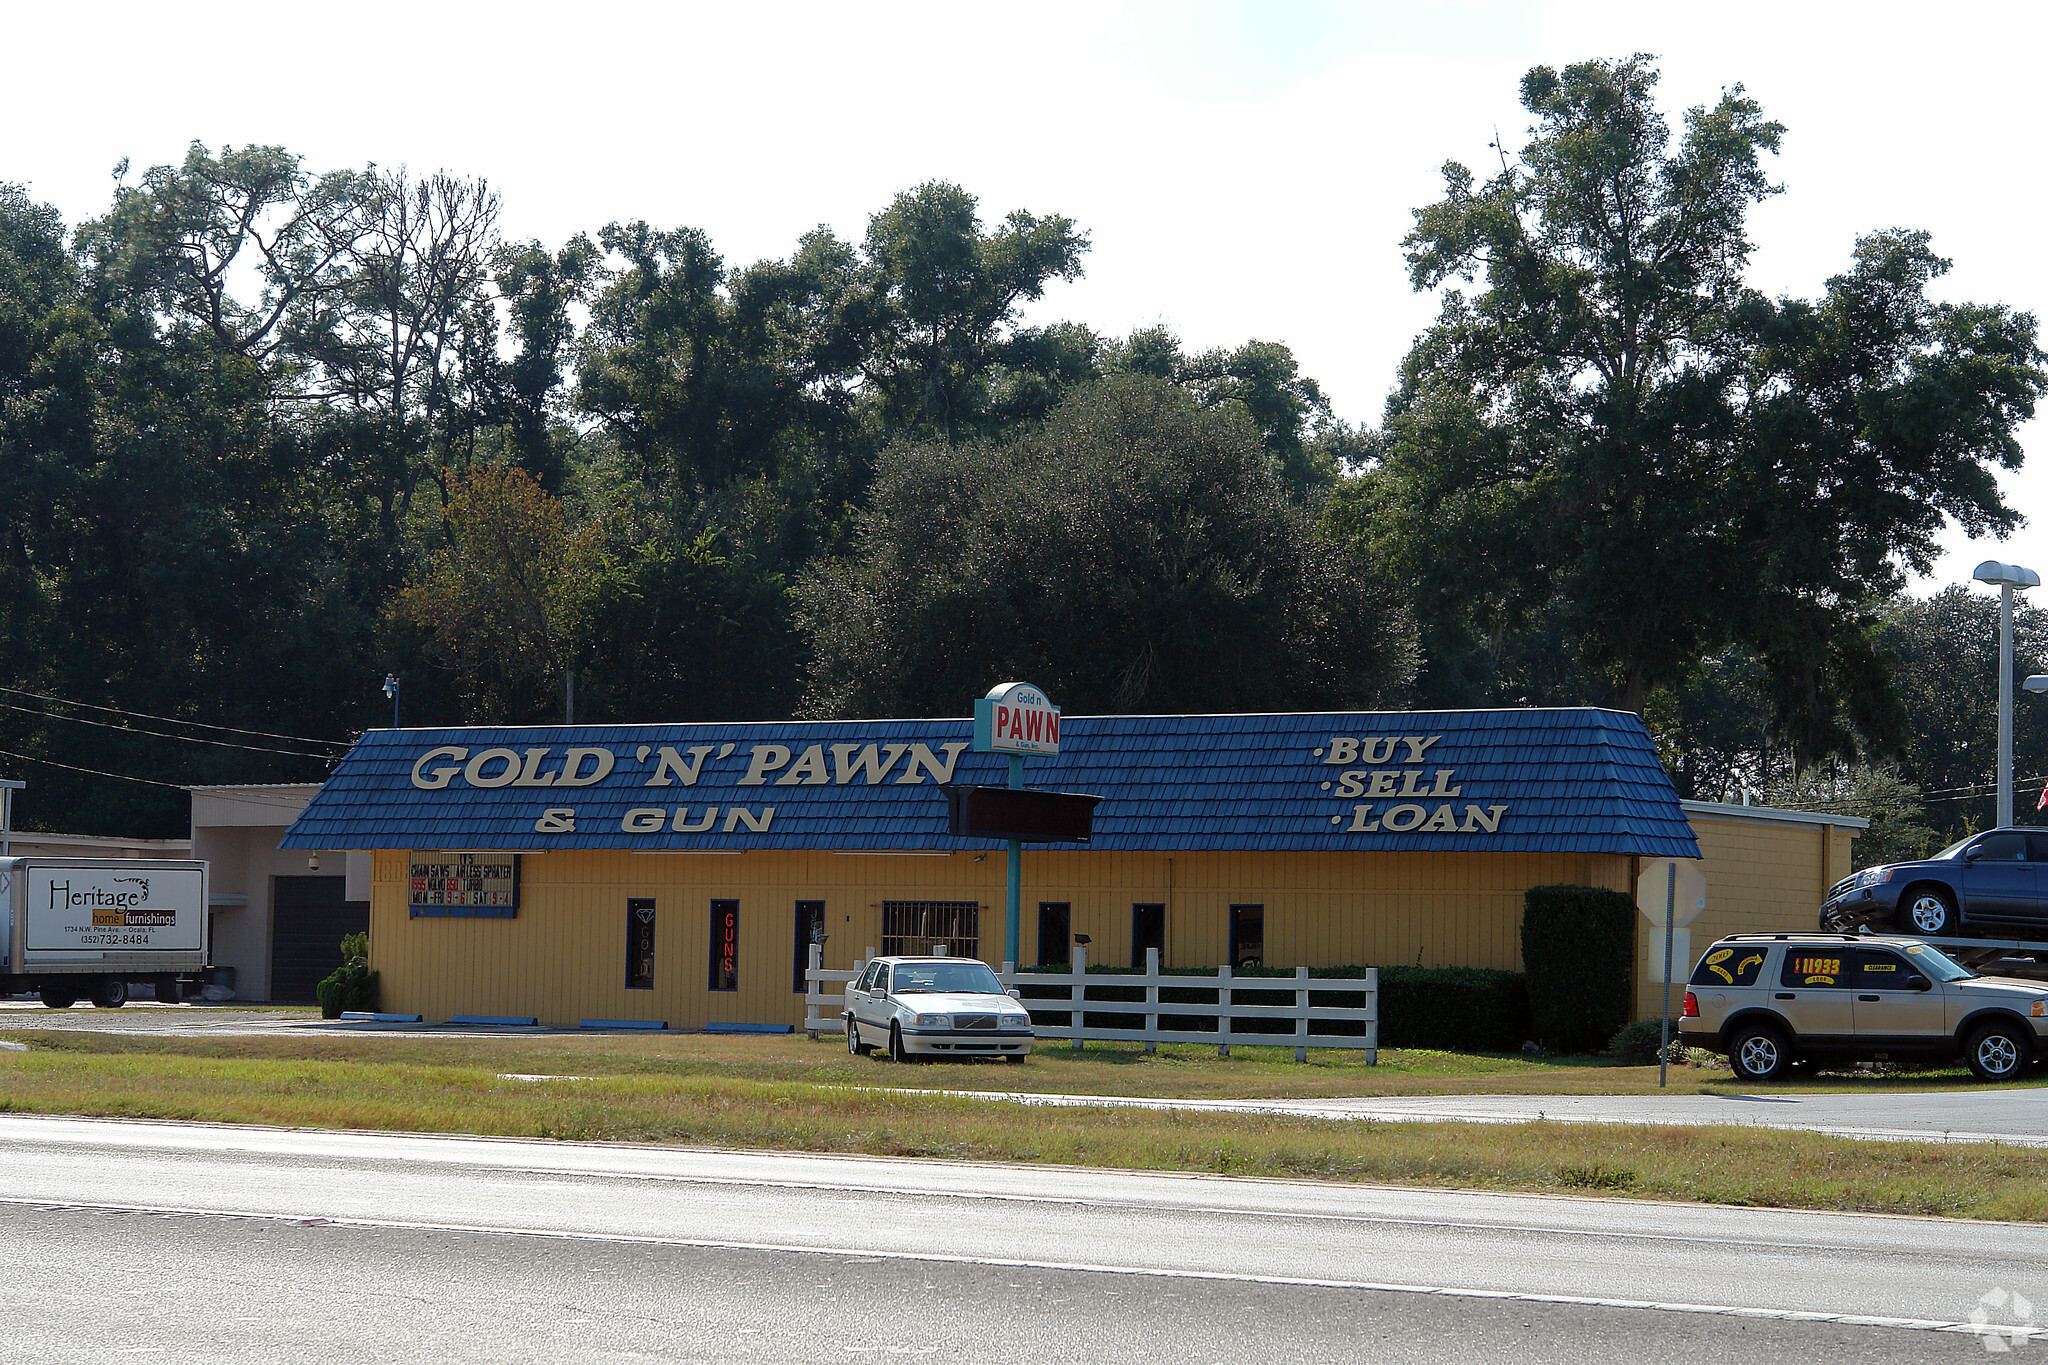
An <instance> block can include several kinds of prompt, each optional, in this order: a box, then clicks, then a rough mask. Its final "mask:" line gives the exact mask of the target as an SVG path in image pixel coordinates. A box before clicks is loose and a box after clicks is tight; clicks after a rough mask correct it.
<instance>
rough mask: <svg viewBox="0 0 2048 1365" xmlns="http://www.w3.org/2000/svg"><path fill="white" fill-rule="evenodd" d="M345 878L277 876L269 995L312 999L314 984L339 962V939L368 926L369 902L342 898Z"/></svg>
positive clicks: (299, 1001)
mask: <svg viewBox="0 0 2048 1365" xmlns="http://www.w3.org/2000/svg"><path fill="white" fill-rule="evenodd" d="M347 887H348V879H347V878H346V877H279V878H278V879H277V889H276V894H275V896H274V897H273V899H272V901H271V905H272V911H273V912H272V915H271V921H270V926H271V927H270V998H271V999H272V1000H276V1001H280V1002H282V1003H286V1004H305V1003H309V1002H311V1001H312V1000H314V999H315V998H316V997H315V996H314V994H313V987H315V986H317V985H318V984H319V983H320V981H321V980H322V979H323V978H324V977H326V976H327V974H328V973H329V972H332V971H333V970H334V969H335V968H336V967H339V966H340V965H341V938H342V935H344V934H359V933H361V932H363V931H364V930H365V929H368V928H369V927H370V903H369V902H368V901H352V900H344V899H343V897H344V896H345V895H346V894H347Z"/></svg>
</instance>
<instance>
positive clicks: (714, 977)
mask: <svg viewBox="0 0 2048 1365" xmlns="http://www.w3.org/2000/svg"><path fill="white" fill-rule="evenodd" d="M739 988H740V903H739V902H738V901H713V902H711V989H712V990H714V991H736V990H738V989H739Z"/></svg>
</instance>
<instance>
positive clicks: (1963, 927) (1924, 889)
mask: <svg viewBox="0 0 2048 1365" xmlns="http://www.w3.org/2000/svg"><path fill="white" fill-rule="evenodd" d="M1820 923H1821V927H1822V928H1823V929H1829V930H1834V931H1837V932H1840V931H1845V930H1852V929H1858V928H1861V927H1863V926H1864V925H1870V926H1872V927H1876V928H1887V929H1895V930H1897V931H1898V932H1899V933H1902V934H1920V935H1947V936H1950V937H1955V936H1958V935H1968V934H1971V933H1977V934H1981V935H1983V936H1986V937H1996V936H2000V935H2003V936H2009V937H2022V936H2032V935H2041V934H2048V829H1994V830H1987V831H1986V832H1984V833H1982V834H1973V835H1971V836H1970V837H1969V838H1967V839H1963V840H1961V841H1959V842H1957V843H1953V844H1950V845H1949V846H1948V847H1947V848H1945V849H1943V850H1942V851H1941V852H1939V853H1937V854H1935V855H1933V856H1932V857H1929V858H1922V859H1920V860H1918V861H1917V862H1910V863H1886V864H1884V865H1883V866H1881V867H1866V868H1864V869H1863V870H1862V871H1861V872H1858V873H1856V874H1855V875H1853V876H1849V877H1845V878H1843V879H1842V880H1841V881H1839V882H1837V883H1836V884H1835V885H1834V887H1833V888H1831V889H1830V890H1829V891H1828V898H1827V901H1826V903H1824V904H1823V905H1822V906H1821V908H1820Z"/></svg>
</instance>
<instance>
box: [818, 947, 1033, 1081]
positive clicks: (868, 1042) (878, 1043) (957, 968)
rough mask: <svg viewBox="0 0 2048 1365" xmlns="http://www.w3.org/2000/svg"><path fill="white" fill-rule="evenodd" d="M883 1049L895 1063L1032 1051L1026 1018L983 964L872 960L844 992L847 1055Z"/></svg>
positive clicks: (1016, 1058)
mask: <svg viewBox="0 0 2048 1365" xmlns="http://www.w3.org/2000/svg"><path fill="white" fill-rule="evenodd" d="M878 1047H881V1048H887V1049H888V1050H889V1055H890V1056H891V1057H893V1058H895V1059H896V1060H897V1061H899V1062H908V1061H912V1060H915V1059H918V1058H926V1057H1002V1058H1004V1059H1006V1060H1008V1061H1012V1062H1021V1061H1023V1060H1024V1058H1025V1057H1026V1056H1027V1055H1028V1054H1029V1053H1030V1051H1031V1016H1030V1015H1028V1014H1026V1013H1025V1012H1024V1007H1023V1006H1022V1005H1020V1004H1018V1003H1017V1001H1016V999H1015V998H1014V997H1012V996H1011V995H1010V993H1009V992H1008V991H1006V990H1004V989H1003V983H1002V980H1001V979H1000V978H999V977H997V976H996V974H995V972H994V971H992V970H991V969H990V968H989V965H988V964H987V963H986V962H979V961H976V960H975V959H974V958H971V957H878V958H875V959H874V960H873V961H871V962H869V963H868V967H867V970H866V971H864V972H862V973H861V975H860V978H859V979H858V980H855V981H851V982H849V983H847V987H846V1049H847V1051H849V1052H851V1053H853V1054H855V1055H856V1056H863V1057H864V1056H866V1055H867V1054H868V1053H869V1052H871V1051H873V1050H874V1049H875V1048H878Z"/></svg>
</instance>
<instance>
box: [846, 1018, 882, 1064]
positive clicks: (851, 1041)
mask: <svg viewBox="0 0 2048 1365" xmlns="http://www.w3.org/2000/svg"><path fill="white" fill-rule="evenodd" d="M846 1050H847V1051H848V1052H850V1053H852V1054H853V1055H854V1056H856V1057H865V1056H867V1055H868V1054H869V1053H870V1052H873V1051H874V1050H875V1045H874V1044H873V1043H863V1042H862V1041H861V1040H860V1025H859V1024H856V1023H854V1022H853V1020H851V1019H849V1020H847V1021H846Z"/></svg>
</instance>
